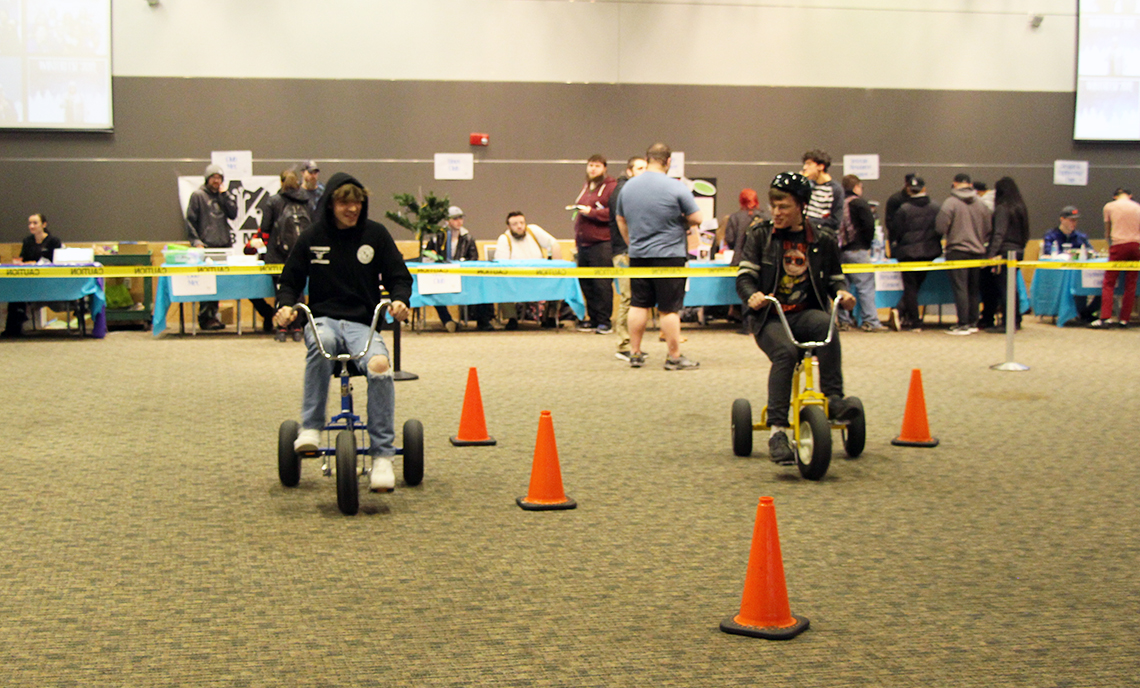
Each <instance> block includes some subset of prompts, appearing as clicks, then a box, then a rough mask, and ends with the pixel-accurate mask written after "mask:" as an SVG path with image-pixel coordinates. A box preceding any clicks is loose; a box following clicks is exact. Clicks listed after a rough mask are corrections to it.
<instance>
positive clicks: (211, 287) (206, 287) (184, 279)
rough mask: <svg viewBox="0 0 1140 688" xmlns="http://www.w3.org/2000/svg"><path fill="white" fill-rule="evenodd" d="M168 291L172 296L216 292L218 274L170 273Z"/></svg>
mask: <svg viewBox="0 0 1140 688" xmlns="http://www.w3.org/2000/svg"><path fill="white" fill-rule="evenodd" d="M170 293H171V294H173V295H174V296H211V295H213V294H217V293H218V276H217V275H215V274H213V273H205V274H199V275H171V276H170Z"/></svg>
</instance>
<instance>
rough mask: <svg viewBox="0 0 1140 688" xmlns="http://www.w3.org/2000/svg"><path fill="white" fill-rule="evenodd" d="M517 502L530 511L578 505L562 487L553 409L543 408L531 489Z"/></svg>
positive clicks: (532, 467) (531, 477) (531, 474)
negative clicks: (552, 416)
mask: <svg viewBox="0 0 1140 688" xmlns="http://www.w3.org/2000/svg"><path fill="white" fill-rule="evenodd" d="M515 501H516V502H518V505H519V506H521V507H522V508H524V509H526V510H527V511H553V510H556V509H573V508H575V507H577V506H578V502H575V501H574V500H573V499H570V498H569V497H567V496H566V493H565V492H564V491H563V490H562V470H561V469H560V468H559V467H558V446H557V445H556V444H555V443H554V420H553V419H552V418H551V417H550V411H543V412H542V415H541V416H539V417H538V439H537V440H535V443H534V463H533V464H532V465H531V468H530V489H529V490H528V491H527V494H526V497H518V498H516V499H515Z"/></svg>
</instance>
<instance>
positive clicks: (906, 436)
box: [891, 368, 938, 447]
mask: <svg viewBox="0 0 1140 688" xmlns="http://www.w3.org/2000/svg"><path fill="white" fill-rule="evenodd" d="M891 444H894V445H898V446H900V447H937V446H938V438H937V437H931V436H930V425H929V424H927V422H926V397H925V396H923V394H922V371H921V370H919V369H918V368H915V369H914V370H912V371H910V391H909V392H907V395H906V413H904V414H903V424H902V432H900V433H899V436H898V437H896V438H894V439H893V440H891Z"/></svg>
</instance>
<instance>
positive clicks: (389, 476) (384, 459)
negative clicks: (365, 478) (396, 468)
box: [369, 456, 396, 492]
mask: <svg viewBox="0 0 1140 688" xmlns="http://www.w3.org/2000/svg"><path fill="white" fill-rule="evenodd" d="M369 479H370V486H371V489H372V491H373V492H390V491H392V490H394V489H396V474H395V473H393V472H392V457H390V456H377V457H374V458H373V459H372V474H371V476H370V478H369Z"/></svg>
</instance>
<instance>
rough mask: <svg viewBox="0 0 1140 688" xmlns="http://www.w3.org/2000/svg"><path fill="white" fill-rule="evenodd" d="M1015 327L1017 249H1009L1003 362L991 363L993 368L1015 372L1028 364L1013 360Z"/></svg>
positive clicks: (1006, 263)
mask: <svg viewBox="0 0 1140 688" xmlns="http://www.w3.org/2000/svg"><path fill="white" fill-rule="evenodd" d="M1016 329H1017V251H1010V252H1009V254H1008V255H1007V256H1006V261H1005V363H999V364H997V365H992V366H990V368H992V369H994V370H1005V371H1010V372H1017V371H1022V370H1029V366H1027V365H1022V364H1020V363H1016V362H1014V360H1013V333H1014V330H1016Z"/></svg>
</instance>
